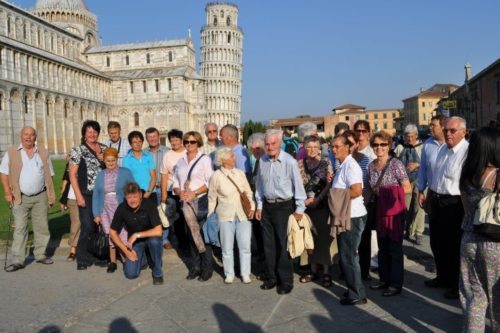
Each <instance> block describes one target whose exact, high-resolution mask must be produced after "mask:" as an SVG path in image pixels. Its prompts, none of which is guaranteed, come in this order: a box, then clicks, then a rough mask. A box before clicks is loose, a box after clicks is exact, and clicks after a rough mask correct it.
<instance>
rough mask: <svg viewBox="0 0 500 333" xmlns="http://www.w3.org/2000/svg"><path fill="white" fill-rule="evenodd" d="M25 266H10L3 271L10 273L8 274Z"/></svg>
mask: <svg viewBox="0 0 500 333" xmlns="http://www.w3.org/2000/svg"><path fill="white" fill-rule="evenodd" d="M24 267H25V266H24V265H23V264H10V265H9V266H7V267H5V268H4V269H5V271H6V272H8V273H10V272H15V271H18V270H20V269H23V268H24Z"/></svg>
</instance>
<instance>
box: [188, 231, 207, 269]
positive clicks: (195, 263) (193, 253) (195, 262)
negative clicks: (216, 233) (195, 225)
mask: <svg viewBox="0 0 500 333" xmlns="http://www.w3.org/2000/svg"><path fill="white" fill-rule="evenodd" d="M200 233H201V234H202V238H203V231H202V230H201V225H200ZM187 247H188V251H189V253H188V259H187V264H188V266H189V270H196V271H199V270H201V271H202V272H213V270H214V259H213V256H212V246H211V245H210V244H205V250H206V251H205V252H203V253H199V252H198V249H197V248H196V245H195V243H194V240H193V236H192V235H191V232H189V233H188V244H187Z"/></svg>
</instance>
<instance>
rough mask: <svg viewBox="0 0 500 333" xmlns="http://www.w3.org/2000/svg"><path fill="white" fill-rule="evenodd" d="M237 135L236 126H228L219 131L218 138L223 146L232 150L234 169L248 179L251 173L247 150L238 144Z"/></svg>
mask: <svg viewBox="0 0 500 333" xmlns="http://www.w3.org/2000/svg"><path fill="white" fill-rule="evenodd" d="M239 133H240V132H239V130H238V128H237V127H236V126H234V125H231V124H228V125H225V126H224V127H222V129H221V130H220V138H221V140H222V145H223V146H226V147H229V148H231V149H232V150H233V154H234V156H235V157H236V168H237V169H240V170H241V171H243V172H244V173H245V174H246V175H247V178H248V177H249V176H250V174H251V173H252V167H251V165H250V158H249V157H248V153H247V150H246V149H245V147H243V146H242V145H241V144H240V143H239V137H240V135H239Z"/></svg>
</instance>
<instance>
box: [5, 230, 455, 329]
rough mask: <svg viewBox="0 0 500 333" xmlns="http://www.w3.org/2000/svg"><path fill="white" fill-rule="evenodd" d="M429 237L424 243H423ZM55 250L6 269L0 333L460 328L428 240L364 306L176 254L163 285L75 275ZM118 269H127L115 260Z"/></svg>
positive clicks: (409, 249)
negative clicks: (195, 274) (393, 291)
mask: <svg viewBox="0 0 500 333" xmlns="http://www.w3.org/2000/svg"><path fill="white" fill-rule="evenodd" d="M427 243H428V239H427ZM67 251H68V249H67V248H64V247H59V248H58V250H57V251H56V254H55V257H54V259H55V264H54V265H50V266H45V265H41V264H37V263H34V262H33V263H31V264H29V265H28V266H27V267H26V268H25V269H23V270H21V271H18V272H15V273H5V272H4V271H3V270H2V271H1V272H0V281H1V291H2V294H1V296H0V332H23V333H26V332H71V333H87V332H88V333H96V332H112V333H128V332H197V333H199V332H227V333H229V332H231V333H236V332H384V333H385V332H458V331H459V330H460V326H461V320H462V316H461V310H460V306H459V302H458V300H452V301H450V300H446V299H444V298H443V297H442V294H443V292H444V290H441V289H429V288H426V287H424V285H423V281H424V279H426V278H429V277H432V275H433V274H432V273H430V272H429V270H430V269H431V268H432V258H431V257H430V255H429V253H430V251H429V248H428V246H427V245H424V246H422V247H418V248H416V247H414V246H413V245H412V244H410V243H407V242H406V241H405V253H407V254H408V258H409V259H408V258H407V259H406V262H405V264H406V272H405V288H404V291H403V293H402V294H401V295H399V296H396V297H391V298H384V297H382V296H380V292H377V291H372V290H369V289H368V291H367V293H368V298H369V302H368V304H366V305H363V306H347V307H346V306H341V305H340V304H339V297H340V296H341V295H342V293H343V291H344V288H343V286H342V281H337V280H336V281H335V282H334V285H333V286H332V287H331V288H330V289H325V288H323V287H322V286H320V285H318V284H315V283H309V284H301V283H299V282H298V275H296V281H295V288H294V290H293V291H292V293H291V294H289V295H286V296H280V295H278V294H277V293H276V291H262V290H260V288H259V285H260V283H259V281H256V280H254V282H253V283H252V284H250V285H244V284H242V283H241V282H240V281H239V280H237V281H236V282H235V283H234V284H232V285H225V284H224V283H223V278H222V276H221V275H220V274H217V273H216V274H214V277H213V278H212V279H211V280H210V281H208V282H205V283H202V282H198V281H187V280H186V279H185V276H186V275H187V269H186V267H185V265H184V264H183V263H182V261H181V260H180V259H179V258H178V256H177V254H176V252H175V251H173V250H170V251H166V253H165V255H164V260H165V261H164V270H165V284H164V285H162V286H153V285H152V279H151V275H150V270H145V271H143V272H142V274H141V277H140V278H139V279H137V280H134V281H128V280H126V279H125V278H124V277H123V274H122V272H121V271H117V272H115V273H114V274H107V273H106V272H105V268H98V267H91V268H89V269H88V270H87V271H77V270H76V264H75V263H68V262H66V261H65V258H66V254H67ZM119 267H120V268H121V265H119Z"/></svg>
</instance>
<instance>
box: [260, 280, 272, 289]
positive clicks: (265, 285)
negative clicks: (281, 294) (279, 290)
mask: <svg viewBox="0 0 500 333" xmlns="http://www.w3.org/2000/svg"><path fill="white" fill-rule="evenodd" d="M274 287H276V281H274V280H266V281H264V283H263V284H262V285H261V286H260V289H262V290H270V289H273V288H274Z"/></svg>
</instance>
